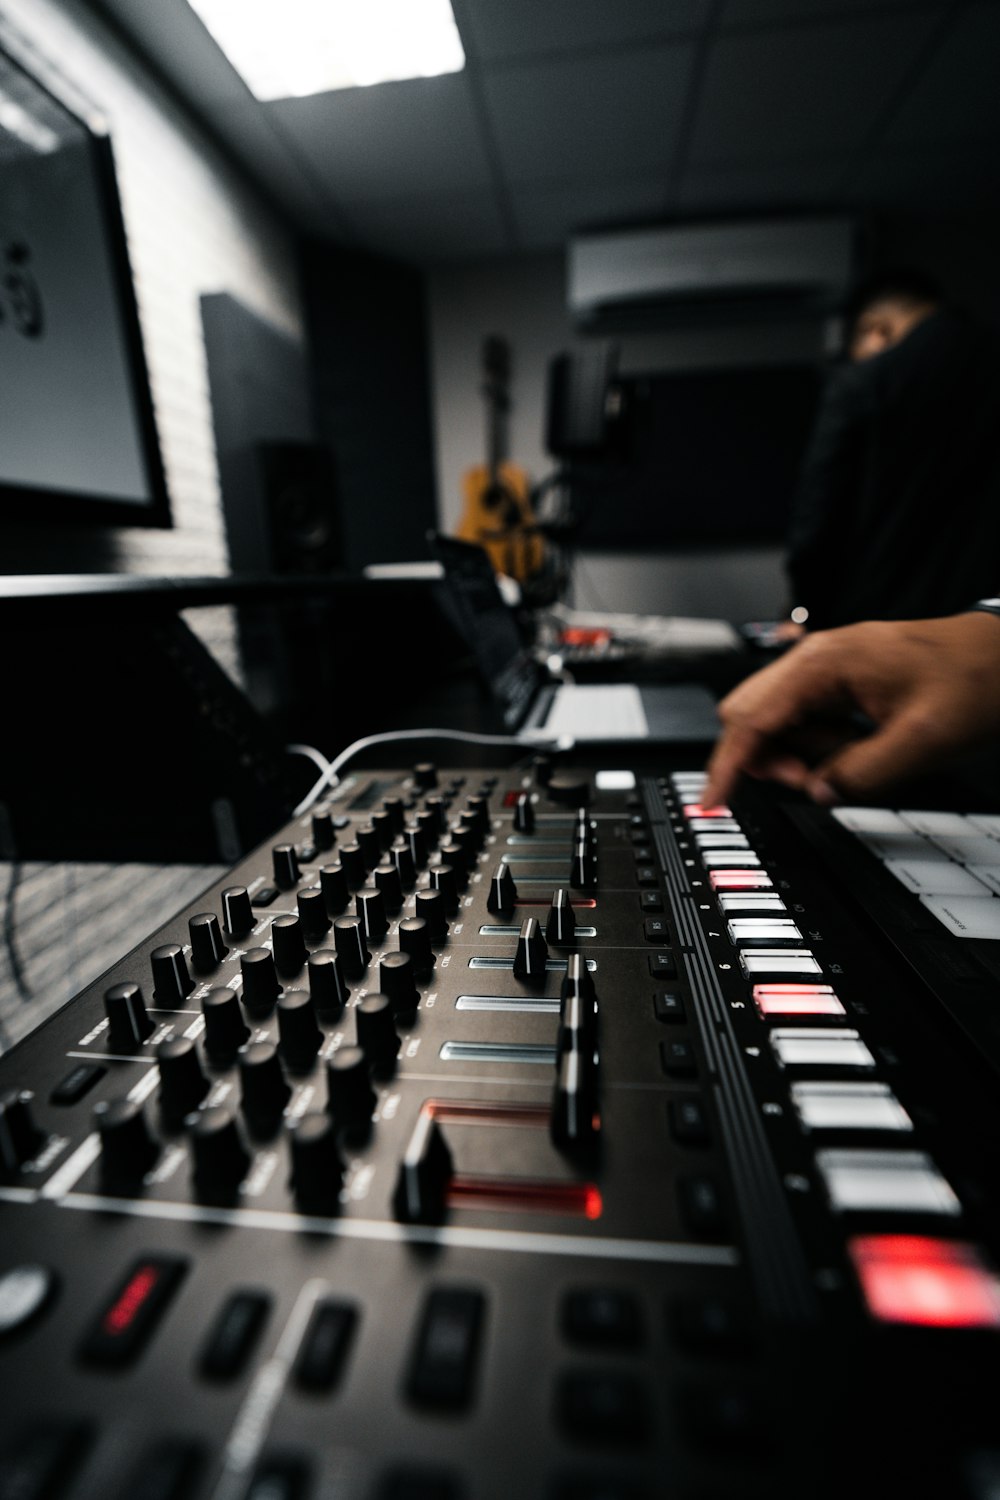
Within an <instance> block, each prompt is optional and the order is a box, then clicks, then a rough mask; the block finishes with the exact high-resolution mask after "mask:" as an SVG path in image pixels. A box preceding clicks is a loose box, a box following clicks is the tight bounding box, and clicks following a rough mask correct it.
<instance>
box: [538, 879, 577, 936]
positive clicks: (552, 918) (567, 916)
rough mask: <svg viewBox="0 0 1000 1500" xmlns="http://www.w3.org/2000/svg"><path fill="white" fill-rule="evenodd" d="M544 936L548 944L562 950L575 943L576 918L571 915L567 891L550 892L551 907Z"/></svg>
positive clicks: (570, 904) (571, 906)
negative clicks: (553, 944) (556, 944)
mask: <svg viewBox="0 0 1000 1500" xmlns="http://www.w3.org/2000/svg"><path fill="white" fill-rule="evenodd" d="M545 936H546V937H547V938H548V940H549V942H550V943H558V944H560V946H561V947H564V948H565V947H568V946H569V945H570V944H572V943H575V942H576V917H575V916H574V914H573V904H572V902H571V901H570V898H569V891H565V890H558V891H553V892H552V905H551V906H550V907H549V917H548V921H547V922H546V924H545Z"/></svg>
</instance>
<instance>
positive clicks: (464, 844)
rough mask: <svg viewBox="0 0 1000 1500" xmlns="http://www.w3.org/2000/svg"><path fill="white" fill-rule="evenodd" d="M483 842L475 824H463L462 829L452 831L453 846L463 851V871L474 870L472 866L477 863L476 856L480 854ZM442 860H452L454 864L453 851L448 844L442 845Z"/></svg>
mask: <svg viewBox="0 0 1000 1500" xmlns="http://www.w3.org/2000/svg"><path fill="white" fill-rule="evenodd" d="M482 842H483V836H482V834H481V833H480V831H479V829H478V828H477V827H476V825H475V824H474V823H463V824H462V825H461V827H459V828H455V829H453V830H452V835H451V846H452V848H458V849H460V850H461V851H462V853H461V865H462V868H463V869H465V870H471V869H472V866H473V865H474V864H475V863H476V856H477V855H478V853H479V849H480V846H481V845H482ZM441 858H442V859H450V860H452V862H453V863H454V858H453V856H452V854H451V850H450V849H449V847H448V845H446V844H442V845H441Z"/></svg>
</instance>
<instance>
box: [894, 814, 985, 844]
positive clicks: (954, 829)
mask: <svg viewBox="0 0 1000 1500" xmlns="http://www.w3.org/2000/svg"><path fill="white" fill-rule="evenodd" d="M899 816H900V817H901V818H902V820H903V822H904V823H905V824H906V826H907V827H908V828H912V829H914V830H915V832H917V833H925V834H926V835H927V837H928V838H932V839H933V838H938V837H943V838H955V837H958V838H961V836H962V834H963V833H968V831H969V825H968V823H967V822H966V821H965V818H964V817H963V816H962V814H961V813H955V812H921V811H919V810H918V811H914V810H912V809H911V808H905V807H904V808H901V809H900V813H899Z"/></svg>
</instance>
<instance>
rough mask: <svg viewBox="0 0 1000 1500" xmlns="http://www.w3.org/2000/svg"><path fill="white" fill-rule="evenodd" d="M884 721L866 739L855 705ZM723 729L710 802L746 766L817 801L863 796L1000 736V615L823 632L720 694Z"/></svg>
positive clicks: (727, 790)
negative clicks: (858, 720) (725, 693)
mask: <svg viewBox="0 0 1000 1500" xmlns="http://www.w3.org/2000/svg"><path fill="white" fill-rule="evenodd" d="M858 712H860V713H861V714H863V715H865V717H866V718H867V719H869V720H870V721H871V722H872V723H873V724H874V726H875V728H874V730H873V731H872V732H871V733H870V734H867V735H865V736H864V737H863V738H859V730H858V728H857V724H856V722H855V723H852V722H851V715H852V714H854V715H856V714H857V713H858ZM719 717H720V719H721V721H722V726H723V727H722V735H721V737H720V739H719V741H718V744H717V745H716V747H715V751H714V752H713V754H712V757H711V759H710V761H709V764H708V782H707V784H706V787H705V790H704V793H703V796H702V801H703V802H704V803H705V804H706V805H709V806H711V805H714V804H716V803H724V802H726V801H727V800H728V798H729V796H730V795H731V793H732V792H733V790H734V788H735V786H736V784H737V782H738V781H739V778H740V776H741V775H742V774H746V775H748V776H754V777H757V778H760V779H763V780H769V781H777V782H780V783H782V784H783V785H785V786H790V787H795V788H797V789H799V790H801V791H803V792H805V793H806V794H807V795H808V796H810V797H812V799H813V800H814V801H815V802H819V803H821V804H823V805H824V806H830V805H832V804H833V803H835V802H838V801H844V800H848V801H854V800H857V801H863V800H864V799H865V798H866V797H870V796H871V795H872V794H874V793H875V792H877V791H879V790H880V789H881V788H882V787H884V786H886V785H888V784H890V783H891V782H894V781H897V780H900V779H902V778H904V777H907V776H911V775H914V774H916V773H917V772H921V771H927V770H930V769H932V768H933V767H935V766H937V765H939V764H940V763H941V762H943V761H946V760H947V759H949V758H950V757H951V756H952V755H954V754H956V753H958V752H959V751H961V750H964V749H968V748H971V747H972V746H973V745H976V744H979V743H981V742H983V741H986V740H989V739H990V738H992V737H993V736H997V737H1000V619H997V617H996V616H994V615H990V614H987V613H985V612H984V611H972V612H970V613H968V614H962V615H953V616H950V617H949V618H947V619H934V620H901V621H895V620H894V621H871V622H869V623H866V624H862V625H847V626H844V627H843V628H841V629H839V630H826V631H817V632H815V633H814V634H812V635H809V636H807V637H806V639H805V640H804V641H802V642H800V643H799V645H797V646H794V647H793V648H792V649H791V650H790V651H789V652H788V653H787V654H786V655H785V656H783V657H782V658H781V659H780V660H779V661H776V662H774V663H772V665H770V666H768V667H765V668H764V669H763V671H760V672H757V673H756V674H755V675H754V676H753V677H748V678H747V679H746V681H745V682H742V683H740V685H739V686H738V687H737V688H735V689H734V690H733V692H731V693H730V694H729V695H728V696H727V697H726V698H724V699H723V700H722V702H721V703H720V704H719Z"/></svg>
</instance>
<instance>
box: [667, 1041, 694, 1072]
mask: <svg viewBox="0 0 1000 1500" xmlns="http://www.w3.org/2000/svg"><path fill="white" fill-rule="evenodd" d="M660 1064H661V1066H662V1068H663V1071H664V1073H668V1074H669V1075H670V1077H671V1078H694V1077H695V1076H696V1075H697V1072H698V1063H697V1060H696V1058H695V1055H694V1048H693V1047H692V1045H691V1043H690V1042H688V1041H685V1040H684V1039H683V1038H682V1037H678V1039H677V1040H676V1041H674V1042H661V1043H660Z"/></svg>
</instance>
